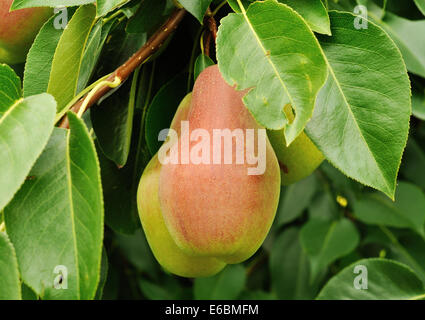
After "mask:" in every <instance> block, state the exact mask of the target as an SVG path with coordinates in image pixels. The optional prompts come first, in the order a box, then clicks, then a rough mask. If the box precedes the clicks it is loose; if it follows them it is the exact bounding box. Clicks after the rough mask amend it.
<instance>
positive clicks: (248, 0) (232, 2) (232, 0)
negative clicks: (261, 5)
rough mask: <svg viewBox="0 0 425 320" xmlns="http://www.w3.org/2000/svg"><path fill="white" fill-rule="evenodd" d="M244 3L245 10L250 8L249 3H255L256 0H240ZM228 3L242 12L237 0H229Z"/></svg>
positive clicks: (234, 9) (236, 10)
mask: <svg viewBox="0 0 425 320" xmlns="http://www.w3.org/2000/svg"><path fill="white" fill-rule="evenodd" d="M240 1H241V3H242V5H243V6H244V8H245V10H247V9H248V7H249V5H250V4H251V3H253V2H254V1H255V0H240ZM227 3H228V4H229V6H230V7H231V8H232V9H233V11H235V12H236V13H241V8H240V7H239V4H238V1H237V0H227Z"/></svg>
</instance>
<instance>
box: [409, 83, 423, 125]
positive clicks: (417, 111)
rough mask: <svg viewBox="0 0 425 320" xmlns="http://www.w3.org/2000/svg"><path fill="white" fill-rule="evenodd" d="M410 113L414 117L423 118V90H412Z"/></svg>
mask: <svg viewBox="0 0 425 320" xmlns="http://www.w3.org/2000/svg"><path fill="white" fill-rule="evenodd" d="M412 113H413V115H414V116H415V117H416V118H418V119H421V120H425V92H423V91H422V92H421V91H419V90H413V92H412Z"/></svg>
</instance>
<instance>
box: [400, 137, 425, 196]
mask: <svg viewBox="0 0 425 320" xmlns="http://www.w3.org/2000/svg"><path fill="white" fill-rule="evenodd" d="M401 172H402V174H403V176H404V178H406V179H408V180H409V181H411V182H414V183H415V184H416V185H417V186H419V187H421V188H422V190H425V152H424V150H422V149H421V147H420V146H419V144H418V143H417V142H416V141H415V140H413V138H410V139H409V142H408V143H407V147H406V150H405V151H404V154H403V165H402V167H401Z"/></svg>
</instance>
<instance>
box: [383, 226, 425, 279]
mask: <svg viewBox="0 0 425 320" xmlns="http://www.w3.org/2000/svg"><path fill="white" fill-rule="evenodd" d="M384 230H385V229H384ZM385 231H386V232H387V231H388V230H385ZM390 232H391V231H390ZM387 236H388V234H387ZM390 240H391V239H390ZM391 249H392V252H393V255H394V259H396V260H397V261H399V262H401V263H405V264H407V265H408V266H409V267H411V268H412V269H413V270H414V271H415V272H416V274H417V275H418V277H420V278H421V280H422V283H424V284H425V241H424V239H423V238H421V237H420V236H418V235H417V234H414V233H412V232H409V233H406V234H401V235H399V236H398V239H397V242H396V243H393V244H392V246H391Z"/></svg>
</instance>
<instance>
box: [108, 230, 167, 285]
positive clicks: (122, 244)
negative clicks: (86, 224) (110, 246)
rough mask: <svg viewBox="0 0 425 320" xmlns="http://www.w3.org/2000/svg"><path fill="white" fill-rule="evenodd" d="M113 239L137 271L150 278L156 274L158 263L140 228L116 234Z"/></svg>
mask: <svg viewBox="0 0 425 320" xmlns="http://www.w3.org/2000/svg"><path fill="white" fill-rule="evenodd" d="M115 240H116V243H117V246H118V247H119V248H120V250H121V252H122V253H123V254H124V255H125V257H126V259H127V260H128V261H129V262H130V263H131V264H132V265H133V266H134V267H136V269H137V270H138V271H139V272H142V273H145V274H149V277H150V278H151V279H152V278H155V277H157V276H158V273H159V272H158V271H159V264H158V262H156V260H155V258H154V256H153V254H152V251H151V249H150V247H149V245H148V242H147V241H146V237H145V235H144V233H143V231H142V229H141V228H139V229H137V230H136V232H134V233H133V234H131V235H124V234H117V236H116V238H115Z"/></svg>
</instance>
